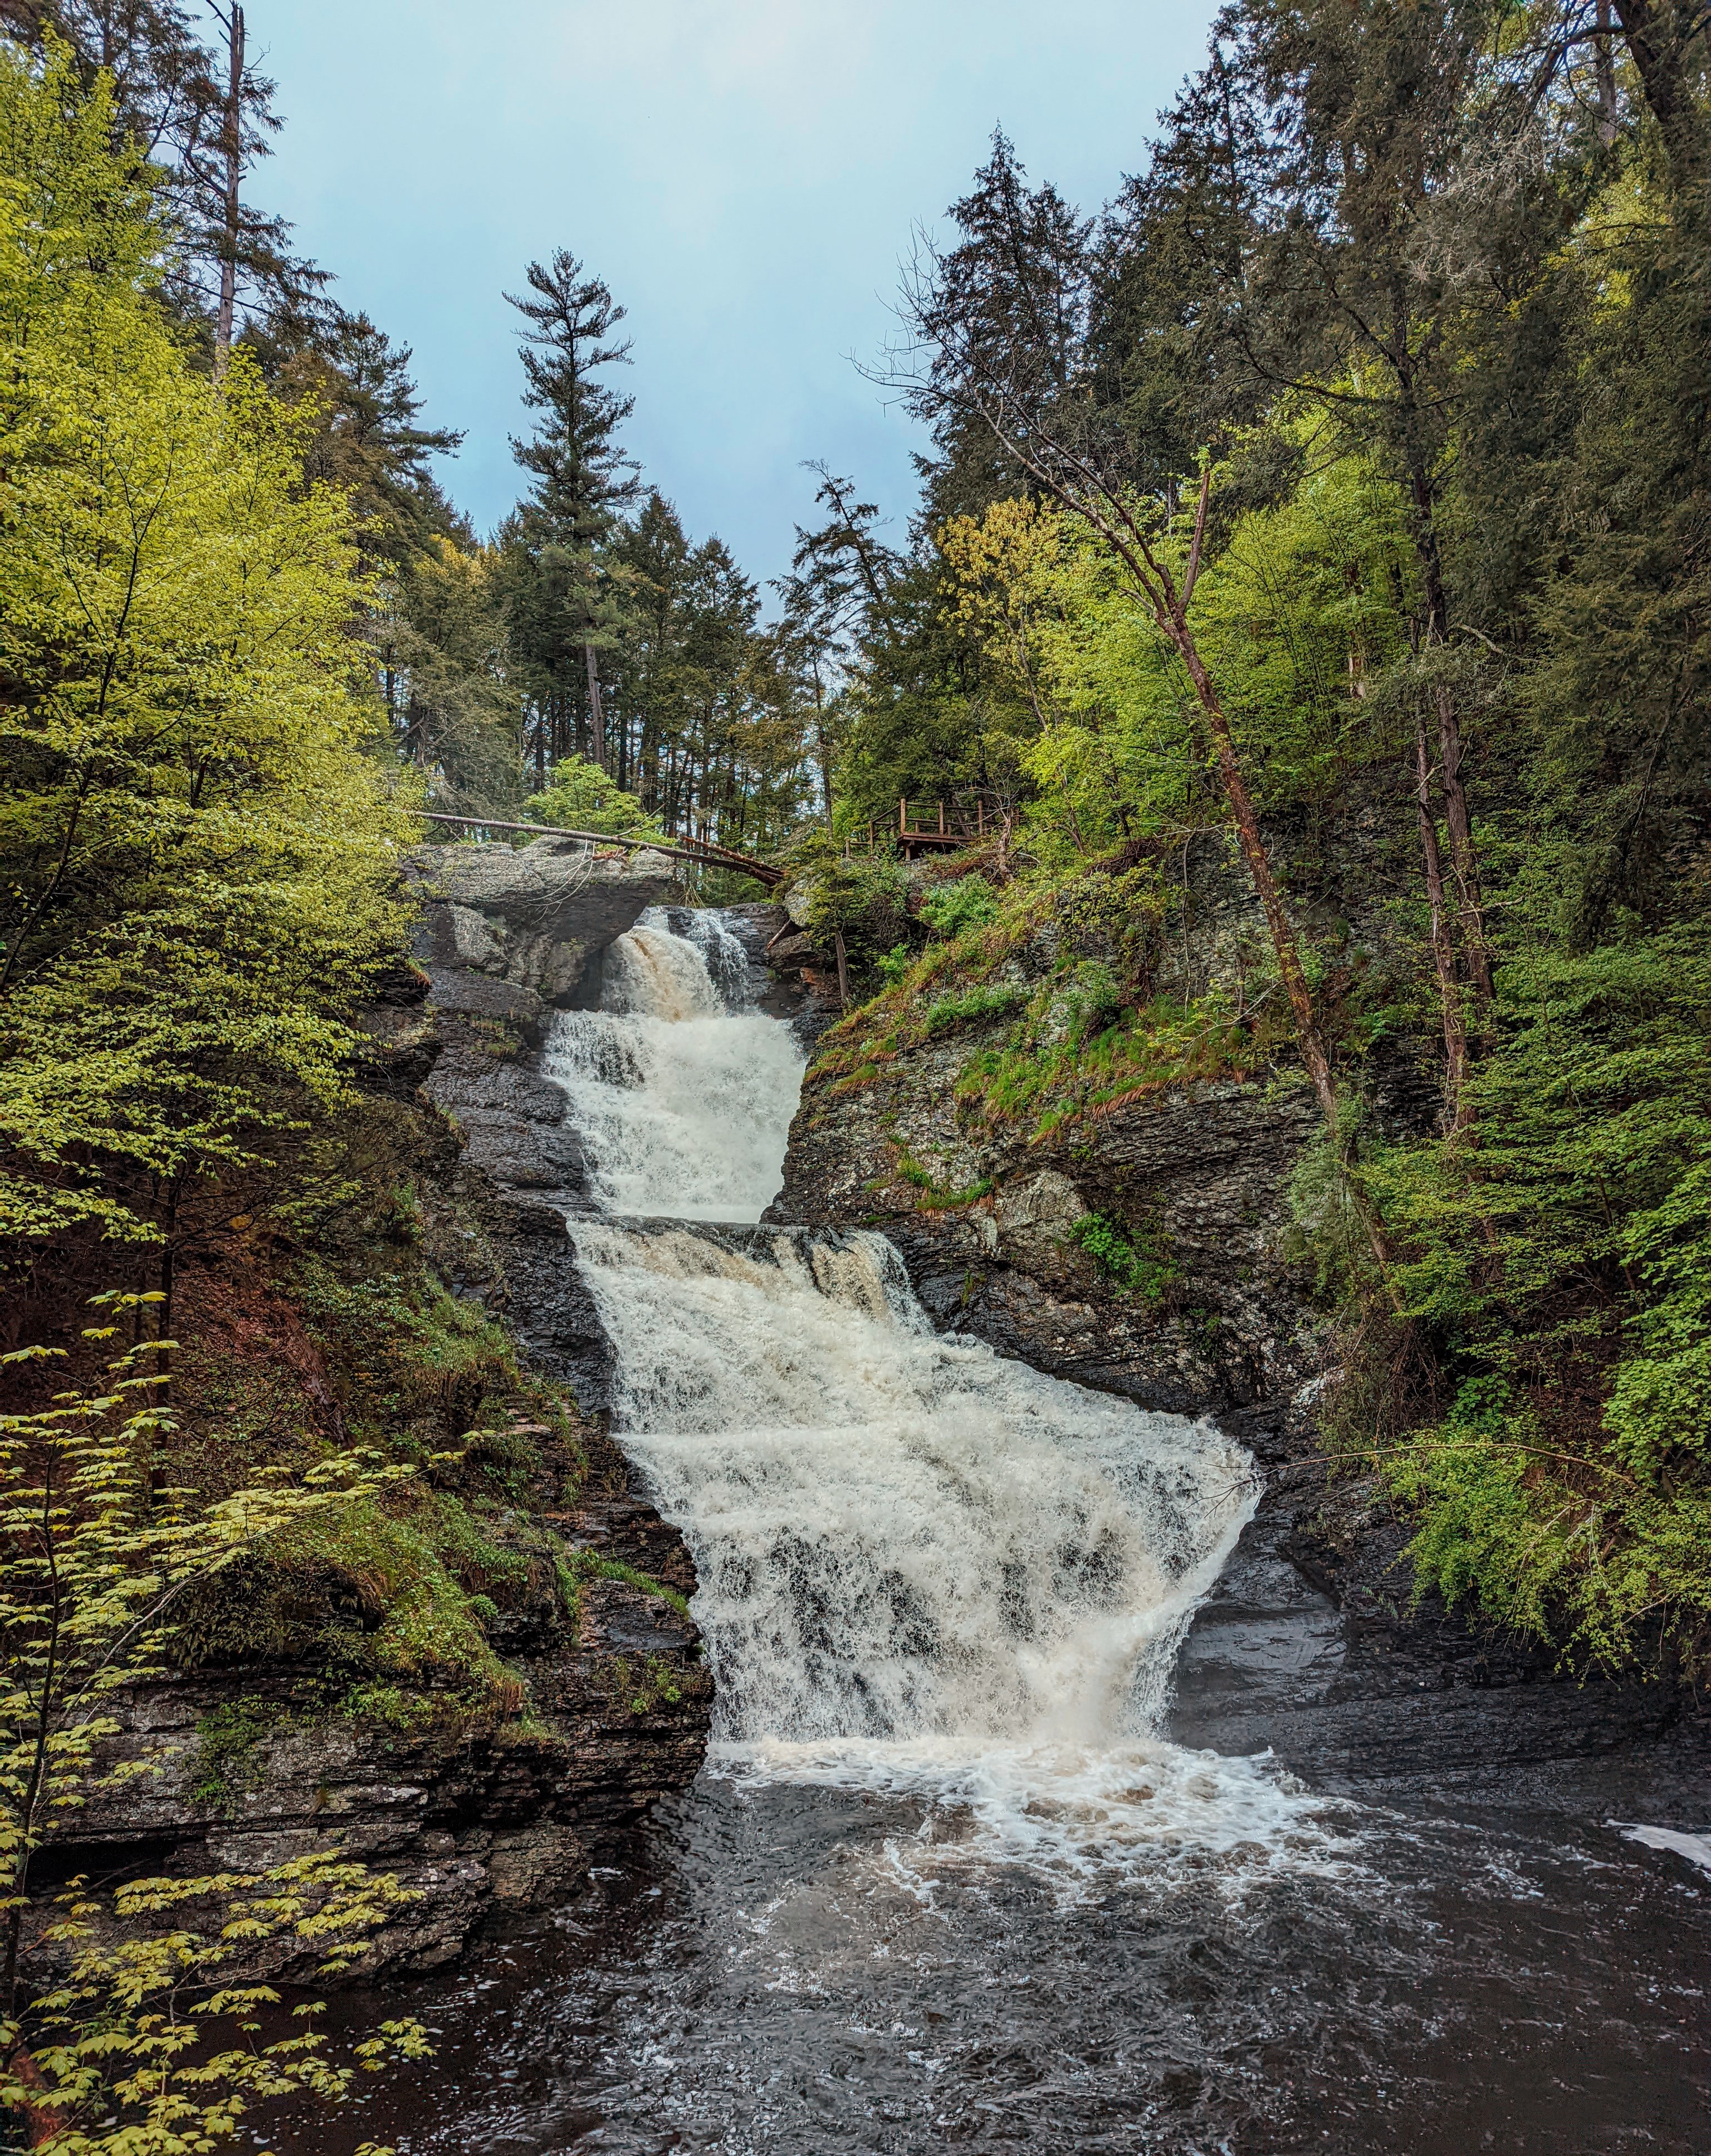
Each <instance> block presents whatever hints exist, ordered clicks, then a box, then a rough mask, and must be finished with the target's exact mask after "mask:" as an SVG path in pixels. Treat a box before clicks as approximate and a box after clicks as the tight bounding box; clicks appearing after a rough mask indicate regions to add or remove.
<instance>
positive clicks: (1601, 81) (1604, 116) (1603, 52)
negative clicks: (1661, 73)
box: [1592, 0, 1616, 150]
mask: <svg viewBox="0 0 1711 2156" xmlns="http://www.w3.org/2000/svg"><path fill="white" fill-rule="evenodd" d="M1592 66H1593V72H1594V74H1595V77H1596V81H1597V84H1598V139H1599V141H1601V143H1602V144H1603V145H1604V146H1605V148H1606V150H1607V149H1609V148H1610V146H1611V144H1612V143H1613V142H1614V141H1616V54H1615V51H1614V49H1613V46H1612V35H1611V26H1610V0H1598V33H1597V36H1596V38H1595V39H1594V41H1593V45H1592Z"/></svg>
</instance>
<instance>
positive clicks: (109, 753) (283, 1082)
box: [0, 58, 415, 1239]
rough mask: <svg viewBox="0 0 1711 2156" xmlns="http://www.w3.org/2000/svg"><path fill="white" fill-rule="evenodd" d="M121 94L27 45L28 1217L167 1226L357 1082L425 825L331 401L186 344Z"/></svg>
mask: <svg viewBox="0 0 1711 2156" xmlns="http://www.w3.org/2000/svg"><path fill="white" fill-rule="evenodd" d="M103 98H104V93H102V92H100V91H99V90H98V91H97V92H96V93H95V95H94V96H93V97H92V99H91V100H90V102H89V103H88V104H87V105H82V104H79V102H78V100H77V98H76V96H75V95H74V89H73V86H72V85H71V83H70V81H69V78H68V77H67V76H66V75H65V74H64V72H62V71H61V70H59V69H57V68H56V69H50V70H49V73H48V74H47V76H46V78H45V79H44V80H38V79H36V78H35V77H33V75H32V74H30V73H29V71H28V69H26V68H24V67H23V65H22V64H19V63H18V61H17V60H16V59H15V58H5V59H0V209H3V211H4V213H5V214H4V219H3V223H0V345H3V346H4V356H5V362H6V363H5V367H4V368H3V369H0V372H3V374H4V377H5V378H6V382H7V384H8V387H7V389H6V391H5V402H4V403H3V408H0V425H3V428H4V430H5V436H6V444H5V446H6V454H5V458H4V465H5V470H6V481H5V487H4V491H3V494H0V681H3V683H4V684H5V692H4V694H3V695H0V939H3V943H0V1143H3V1147H4V1154H5V1158H4V1159H3V1160H0V1233H5V1234H8V1235H13V1236H18V1237H24V1238H30V1239H33V1238H38V1237H40V1236H42V1235H49V1234H53V1233H55V1232H63V1231H64V1230H65V1229H68V1228H69V1227H72V1226H74V1225H76V1224H79V1222H84V1223H88V1224H90V1225H91V1226H93V1227H95V1228H96V1229H99V1230H100V1232H101V1233H103V1234H105V1235H108V1236H110V1237H115V1236H116V1237H123V1238H131V1239H135V1238H137V1237H143V1238H153V1237H156V1236H158V1235H161V1234H162V1233H164V1232H168V1226H167V1223H166V1220H165V1219H164V1216H163V1214H162V1210H161V1203H160V1201H159V1200H158V1198H157V1199H156V1202H154V1203H152V1204H151V1202H150V1201H149V1199H147V1197H146V1190H147V1188H149V1187H151V1186H150V1185H149V1184H147V1183H145V1182H144V1181H143V1178H151V1179H152V1188H154V1189H155V1190H156V1193H158V1192H159V1191H160V1190H161V1188H162V1187H171V1188H173V1189H174V1190H175V1191H177V1188H178V1186H180V1185H181V1184H182V1183H184V1182H185V1181H186V1179H188V1181H189V1183H192V1185H194V1184H197V1183H207V1182H208V1181H209V1180H210V1179H212V1178H219V1177H223V1176H230V1175H231V1174H233V1173H239V1172H243V1171H248V1170H252V1169H265V1168H268V1167H269V1166H270V1165H271V1164H272V1163H274V1161H275V1160H276V1158H277V1157H278V1155H279V1150H280V1140H281V1139H282V1137H284V1136H285V1135H286V1134H288V1133H289V1132H292V1131H293V1130H294V1129H296V1128H300V1127H301V1126H302V1125H303V1123H304V1122H305V1119H306V1118H309V1117H312V1116H315V1115H316V1114H319V1113H324V1112H325V1111H327V1110H328V1109H329V1108H330V1107H332V1106H336V1105H337V1103H338V1102H339V1101H340V1100H341V1098H343V1097H344V1096H345V1092H346V1086H347V1082H348V1072H349V1068H350V1064H351V1055H352V1052H353V1049H354V1046H355V1036H354V1034H352V1032H351V1028H350V1020H351V1017H352V1016H353V1014H354V1013H355V1011H356V1009H357V1007H358V1006H359V1005H360V1004H361V1001H362V999H363V997H364V995H365V993H366V988H367V986H368V983H369V982H370V981H371V978H372V977H373V974H374V972H375V970H376V968H377V966H378V965H379V964H381V963H382V962H384V960H385V959H386V958H387V957H388V956H389V955H390V954H391V953H392V952H393V951H394V950H395V949H396V948H397V946H398V944H399V942H400V941H401V938H402V911H401V909H400V907H399V906H398V905H397V901H396V899H395V897H394V896H393V894H392V885H393V881H394V875H395V869H396V863H397V856H398V854H399V852H400V851H401V850H402V848H403V847H404V846H406V845H407V844H410V843H411V841H412V838H413V836H414V835H415V834H414V832H413V830H412V826H411V825H410V824H409V822H408V820H407V819H406V818H405V817H404V816H402V814H400V813H399V812H398V809H397V807H396V806H395V805H394V804H393V803H392V800H391V799H390V798H389V792H388V788H387V778H386V774H385V773H384V772H383V770H382V767H380V766H379V765H378V764H377V763H375V762H371V760H370V759H368V758H367V757H366V756H365V755H364V754H363V753H362V748H363V743H364V742H365V740H366V737H367V735H368V733H369V731H371V717H370V714H369V711H368V708H367V706H366V702H365V701H364V693H363V690H362V687H361V677H360V675H359V672H358V671H357V660H358V651H359V648H358V647H357V646H356V644H354V643H353V641H352V639H351V627H352V624H353V622H354V621H355V619H356V617H357V615H358V613H360V611H361V608H362V607H363V605H364V604H365V603H366V598H367V592H366V586H365V585H364V583H362V581H361V577H360V576H359V573H358V567H357V557H356V549H355V547H354V544H353V542H352V536H351V518H350V512H349V509H348V506H347V504H346V501H345V500H344V498H343V496H341V495H337V494H335V493H331V492H329V491H326V490H318V489H313V488H310V489H305V486H304V485H303V483H302V459H301V451H302V447H303V443H304V441H305V439H306V434H307V430H308V429H309V428H310V424H311V422H312V415H311V414H309V413H289V412H288V411H286V410H285V409H284V408H283V407H282V406H280V405H279V404H278V403H275V402H274V399H273V398H271V397H269V394H268V393H267V391H266V390H265V388H264V387H263V385H262V383H261V382H260V380H259V377H258V376H257V374H256V372H255V371H254V367H253V366H252V365H251V363H250V362H248V359H247V357H246V356H245V355H244V353H243V352H242V351H241V350H240V351H239V352H237V353H235V354H234V355H233V362H232V364H231V366H230V367H229V369H228V372H227V373H226V376H225V377H224V379H223V382H222V384H221V385H219V386H218V387H217V386H216V385H215V384H213V382H209V381H207V379H205V378H204V377H202V376H200V375H198V374H197V373H195V372H192V369H191V368H190V367H189V366H188V365H187V361H186V358H185V355H184V352H183V351H182V348H181V346H180V343H179V341H178V340H177V337H176V336H175V334H174V332H173V331H172V328H171V327H170V326H169V324H168V322H167V321H166V317H165V316H164V315H163V314H162V313H161V311H160V309H159V308H158V307H157V306H156V304H155V302H154V300H153V298H152V297H151V290H150V287H151V284H152V282H153V280H154V276H155V269H156V261H157V258H158V255H159V251H160V248H161V244H162V243H161V234H160V232H159V230H158V228H157V227H156V224H155V223H154V222H153V212H152V208H151V204H150V201H149V198H148V195H147V192H146V188H145V187H144V186H143V184H142V179H141V176H140V173H139V170H138V168H137V167H136V166H135V164H134V162H130V161H128V160H127V158H126V157H124V156H122V155H115V153H114V152H113V151H111V150H110V147H109V125H110V114H107V113H106V108H105V104H104V102H103ZM104 115H105V116H104ZM181 1194H182V1193H181ZM176 1204H177V1197H176V1196H175V1197H174V1198H173V1199H171V1200H170V1201H168V1208H167V1209H169V1210H170V1209H172V1208H173V1207H175V1206H176Z"/></svg>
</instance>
